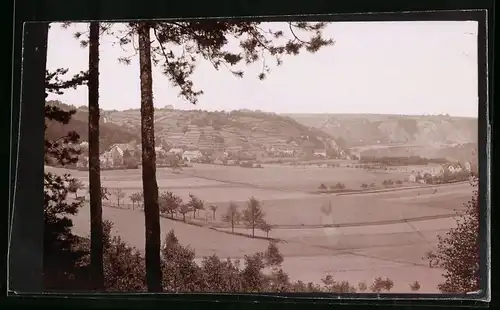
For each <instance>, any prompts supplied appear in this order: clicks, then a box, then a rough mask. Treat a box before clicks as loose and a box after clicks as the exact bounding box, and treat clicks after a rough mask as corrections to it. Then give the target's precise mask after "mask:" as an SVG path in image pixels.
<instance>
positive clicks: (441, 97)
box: [47, 22, 478, 117]
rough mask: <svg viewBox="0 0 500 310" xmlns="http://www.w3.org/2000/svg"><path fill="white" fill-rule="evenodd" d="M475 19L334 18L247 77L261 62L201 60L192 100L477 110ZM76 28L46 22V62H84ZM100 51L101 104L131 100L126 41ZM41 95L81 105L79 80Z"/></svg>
mask: <svg viewBox="0 0 500 310" xmlns="http://www.w3.org/2000/svg"><path fill="white" fill-rule="evenodd" d="M273 26H274V27H281V26H282V25H279V23H275V24H274V25H271V27H273ZM477 27H478V25H477V22H362V23H361V22H341V23H340V22H335V23H332V24H331V25H329V26H328V28H327V29H326V30H325V31H324V35H325V37H330V38H333V39H334V40H335V45H333V46H330V47H326V48H324V49H323V50H321V51H319V52H318V53H316V54H310V53H307V52H305V53H303V54H301V55H299V56H288V57H284V59H283V60H284V63H283V65H282V66H280V67H271V70H272V71H271V74H270V75H269V76H268V78H267V79H265V80H264V81H259V80H258V79H257V78H256V75H257V73H258V72H259V70H260V68H261V66H262V64H261V63H257V64H256V65H252V66H250V67H247V68H245V67H244V69H245V70H246V74H245V77H244V78H242V79H241V78H236V77H234V76H233V75H232V74H230V73H229V72H228V71H227V70H225V68H221V70H220V71H216V70H215V69H213V67H212V66H211V64H210V63H208V62H207V61H204V60H202V61H200V62H199V63H198V64H197V69H196V72H195V74H194V76H193V80H194V82H195V87H197V88H201V89H203V90H204V92H205V93H204V94H203V95H202V96H201V97H200V98H199V103H198V104H197V106H196V107H195V108H197V109H203V110H226V111H228V110H235V109H252V110H257V109H259V110H263V111H272V112H278V113H384V114H385V113H387V114H441V113H443V114H444V113H448V114H450V115H455V116H471V117H477V113H478V112H477V106H478V98H477V87H478V85H477V84H478V77H477ZM77 29H84V30H85V29H86V25H85V24H79V25H76V26H74V27H72V28H69V29H67V30H64V29H62V28H61V27H60V26H59V25H57V24H53V25H52V26H51V28H50V31H49V46H48V59H47V68H48V69H56V68H60V67H64V68H70V73H76V72H79V71H81V70H86V69H87V68H88V51H87V49H84V48H81V47H80V45H79V42H78V40H76V39H75V38H74V37H73V33H74V32H75V31H76V30H77ZM100 53H101V63H100V78H101V79H100V105H101V107H102V108H103V109H106V110H110V109H117V110H124V109H130V108H139V107H140V84H139V64H138V61H139V60H138V57H135V58H134V59H132V63H131V65H129V66H127V65H123V64H120V63H118V60H117V58H118V57H120V56H128V55H130V54H132V53H133V50H132V49H131V48H130V49H128V50H127V51H124V50H123V49H122V48H120V47H119V46H118V45H113V43H112V39H111V38H104V39H102V40H101V48H100ZM269 59H270V60H272V58H269ZM269 62H270V61H269ZM272 63H273V64H274V61H273V62H272ZM68 76H69V75H68ZM153 81H154V89H153V93H154V101H155V106H156V107H164V106H166V105H173V106H174V107H175V108H176V109H193V108H194V107H193V105H191V104H190V103H188V102H186V101H184V100H182V99H180V98H179V97H178V96H177V95H178V89H176V88H174V87H173V86H172V85H171V84H170V83H169V81H168V80H167V78H166V77H165V76H163V75H162V73H161V71H160V69H159V68H154V69H153ZM49 99H59V100H61V101H63V102H65V103H67V104H72V105H75V106H80V105H87V88H86V87H81V88H79V89H77V90H69V91H67V92H66V93H65V94H64V95H62V96H50V97H49Z"/></svg>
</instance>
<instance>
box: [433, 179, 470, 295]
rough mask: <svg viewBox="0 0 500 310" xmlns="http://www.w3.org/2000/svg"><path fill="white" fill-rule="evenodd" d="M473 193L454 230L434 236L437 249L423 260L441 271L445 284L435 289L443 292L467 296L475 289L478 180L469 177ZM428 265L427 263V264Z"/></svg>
mask: <svg viewBox="0 0 500 310" xmlns="http://www.w3.org/2000/svg"><path fill="white" fill-rule="evenodd" d="M471 185H472V186H473V187H474V193H473V195H472V198H471V200H470V201H469V202H467V203H466V204H465V207H466V208H465V212H464V213H463V214H461V215H460V217H459V218H458V219H457V226H456V228H452V229H450V231H449V232H448V233H447V234H446V235H445V236H438V249H437V251H436V252H435V253H432V252H431V253H427V255H426V257H424V259H427V260H429V261H430V260H431V259H432V262H435V263H437V264H438V265H439V266H441V267H442V268H444V270H445V273H444V274H443V276H444V278H445V282H444V283H442V284H440V285H439V286H438V288H439V290H441V291H442V292H445V293H467V292H474V291H478V290H479V289H480V287H479V276H480V273H479V271H480V269H479V262H480V258H479V243H480V240H479V214H480V209H479V201H478V191H477V186H478V178H477V177H476V176H474V177H472V179H471ZM430 263H431V261H430Z"/></svg>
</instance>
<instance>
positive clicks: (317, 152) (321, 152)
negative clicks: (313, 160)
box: [313, 150, 326, 157]
mask: <svg viewBox="0 0 500 310" xmlns="http://www.w3.org/2000/svg"><path fill="white" fill-rule="evenodd" d="M313 155H314V156H319V157H326V150H314V153H313Z"/></svg>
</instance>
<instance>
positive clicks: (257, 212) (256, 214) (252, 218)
mask: <svg viewBox="0 0 500 310" xmlns="http://www.w3.org/2000/svg"><path fill="white" fill-rule="evenodd" d="M264 216H265V213H264V211H263V210H262V205H261V202H260V201H259V200H257V199H256V198H255V197H251V198H250V199H249V200H248V202H247V208H246V209H245V210H243V214H242V220H243V222H244V223H245V225H246V226H247V227H248V228H251V229H252V238H253V237H255V228H257V227H259V226H260V225H261V224H262V223H264Z"/></svg>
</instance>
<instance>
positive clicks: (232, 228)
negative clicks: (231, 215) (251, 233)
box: [231, 222, 234, 234]
mask: <svg viewBox="0 0 500 310" xmlns="http://www.w3.org/2000/svg"><path fill="white" fill-rule="evenodd" d="M231 231H232V233H233V234H234V222H231Z"/></svg>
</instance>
